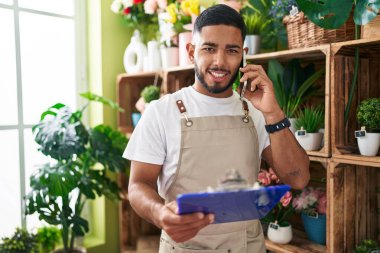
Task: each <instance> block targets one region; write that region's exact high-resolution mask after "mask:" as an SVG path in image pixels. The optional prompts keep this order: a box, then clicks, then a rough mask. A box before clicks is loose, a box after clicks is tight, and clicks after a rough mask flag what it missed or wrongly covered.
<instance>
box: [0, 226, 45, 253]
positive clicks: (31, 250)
mask: <svg viewBox="0 0 380 253" xmlns="http://www.w3.org/2000/svg"><path fill="white" fill-rule="evenodd" d="M2 241H3V242H2V243H1V244H0V252H1V253H21V252H22V253H38V243H37V238H36V235H34V234H31V233H29V232H28V231H26V230H25V229H21V228H16V231H15V233H14V234H13V235H12V237H5V238H2Z"/></svg>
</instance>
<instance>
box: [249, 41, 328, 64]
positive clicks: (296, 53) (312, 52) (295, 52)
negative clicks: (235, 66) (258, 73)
mask: <svg viewBox="0 0 380 253" xmlns="http://www.w3.org/2000/svg"><path fill="white" fill-rule="evenodd" d="M329 49H330V45H329V44H325V45H320V46H315V47H305V48H296V49H290V50H283V51H277V52H271V53H263V54H256V55H247V60H251V61H254V62H259V63H260V62H266V61H268V60H271V59H278V60H282V59H293V58H297V57H302V59H323V58H325V57H326V52H327V50H329Z"/></svg>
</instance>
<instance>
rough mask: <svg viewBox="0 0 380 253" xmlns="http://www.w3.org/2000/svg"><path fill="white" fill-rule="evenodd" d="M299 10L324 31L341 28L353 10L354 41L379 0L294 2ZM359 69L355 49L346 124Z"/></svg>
mask: <svg viewBox="0 0 380 253" xmlns="http://www.w3.org/2000/svg"><path fill="white" fill-rule="evenodd" d="M296 1H297V3H298V5H299V7H300V9H301V10H302V11H303V12H304V13H305V15H306V16H307V17H308V18H309V19H310V21H311V22H313V23H314V24H316V25H318V26H320V27H322V28H324V29H336V28H339V27H341V26H342V25H343V24H344V23H345V22H346V21H347V19H348V18H349V16H350V13H351V11H352V9H353V8H354V22H355V24H356V25H355V39H359V30H360V29H359V25H365V24H367V23H368V22H370V21H371V20H372V19H374V18H375V17H376V16H377V13H378V12H379V10H380V0H324V1H314V0H296ZM358 69H359V48H358V47H356V48H355V65H354V75H353V78H352V83H351V86H350V87H351V88H350V91H349V96H348V102H347V106H346V109H345V111H344V119H345V122H346V123H347V122H348V116H349V113H350V109H351V105H352V99H353V97H354V94H355V90H356V83H357V82H356V81H357V76H358Z"/></svg>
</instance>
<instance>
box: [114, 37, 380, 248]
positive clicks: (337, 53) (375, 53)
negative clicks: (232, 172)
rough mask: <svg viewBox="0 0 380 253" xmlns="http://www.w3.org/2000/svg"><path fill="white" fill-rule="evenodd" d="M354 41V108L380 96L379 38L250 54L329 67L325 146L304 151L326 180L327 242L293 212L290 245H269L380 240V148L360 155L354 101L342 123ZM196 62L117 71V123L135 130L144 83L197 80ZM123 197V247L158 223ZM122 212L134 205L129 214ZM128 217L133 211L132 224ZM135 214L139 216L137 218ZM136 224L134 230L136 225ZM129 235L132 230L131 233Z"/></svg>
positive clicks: (167, 88)
mask: <svg viewBox="0 0 380 253" xmlns="http://www.w3.org/2000/svg"><path fill="white" fill-rule="evenodd" d="M355 47H359V48H360V61H361V68H360V69H359V73H360V74H359V78H358V88H357V96H356V99H355V100H354V103H353V108H356V106H357V104H358V103H359V102H360V101H361V100H363V99H365V98H368V97H380V85H379V80H380V67H379V66H380V38H378V39H371V40H369V39H367V40H355V41H346V42H341V43H335V44H326V45H321V46H316V47H311V48H301V49H292V50H285V51H280V52H273V53H265V54H259V55H249V56H248V57H247V60H248V61H249V62H252V63H253V64H260V65H263V66H264V68H266V66H267V63H268V61H269V60H271V59H277V60H278V61H280V62H282V63H286V62H289V61H290V60H291V59H294V58H298V59H300V60H301V62H302V63H305V64H306V63H309V62H313V63H315V65H316V68H317V69H320V68H324V69H325V76H324V79H323V80H319V82H318V85H320V86H321V87H323V89H324V91H325V92H324V93H325V94H324V97H322V98H319V100H316V101H313V102H319V103H320V102H323V103H324V104H325V135H324V146H323V147H322V148H321V150H318V151H309V152H307V153H308V155H309V157H310V160H311V173H312V176H317V177H322V176H323V177H324V178H325V180H326V181H325V182H323V183H320V185H319V186H322V187H326V190H327V198H328V204H327V233H326V234H327V238H326V241H327V243H326V246H322V245H318V244H313V243H311V242H310V241H308V240H307V239H306V237H305V233H304V232H302V231H301V230H300V229H302V228H301V225H302V224H301V223H300V220H298V221H297V220H296V221H295V226H294V227H295V229H294V238H293V240H292V242H291V243H290V244H289V245H276V244H274V243H272V242H270V241H268V240H266V245H267V248H268V250H270V251H271V252H281V253H282V252H286V253H290V252H294V253H295V252H315V253H320V252H329V253H346V252H347V253H348V252H352V250H353V249H354V247H355V245H356V244H358V243H359V242H360V240H361V239H378V240H380V238H379V237H378V235H377V231H378V230H379V228H380V226H379V220H380V218H378V208H379V206H380V205H379V201H380V198H378V196H377V189H378V187H380V177H379V176H378V173H377V172H378V170H377V169H378V168H379V167H380V156H376V157H363V156H360V155H359V154H358V153H357V145H356V140H355V139H354V138H353V131H354V130H356V129H357V125H356V119H355V118H354V113H355V112H354V111H355V109H352V111H353V112H352V113H351V115H350V118H349V123H348V125H347V126H345V125H344V120H343V112H344V107H345V104H346V103H347V96H348V88H349V85H350V80H351V78H352V73H353V56H354V48H355ZM193 67H194V66H193V65H189V66H186V67H175V68H171V69H167V70H163V71H160V72H158V73H139V74H132V75H130V74H121V75H119V76H118V80H117V90H118V102H119V104H120V105H121V106H122V107H123V108H124V109H125V110H126V114H119V115H118V124H119V128H120V129H121V130H122V131H123V132H124V133H127V134H128V133H129V134H130V133H131V132H132V131H133V127H132V124H131V120H130V119H129V116H128V115H130V113H131V112H132V111H133V110H134V104H135V103H136V101H137V99H138V97H139V94H140V92H141V90H142V89H143V88H144V86H146V85H149V84H152V82H153V81H154V79H155V77H157V76H158V77H159V85H160V86H161V91H162V93H171V92H174V91H176V90H178V89H180V88H182V87H185V86H188V85H191V84H192V83H193V82H194V72H193ZM342 122H343V123H342ZM124 180H125V179H124ZM310 184H311V185H314V184H315V183H313V182H311V183H310ZM317 184H318V183H317ZM125 187H127V186H126V185H125ZM122 205H124V209H120V217H121V219H122V222H121V224H122V226H129V227H128V228H125V227H124V228H121V238H122V240H121V243H122V247H121V248H122V249H123V248H124V249H125V248H128V246H129V247H130V246H131V245H130V244H131V240H130V239H131V237H133V240H134V239H136V238H137V237H138V236H139V235H140V234H142V235H146V234H144V233H148V232H147V231H154V228H151V227H149V226H151V225H149V224H146V223H144V221H142V220H141V219H139V218H133V217H136V214H133V215H132V213H133V210H132V209H131V208H129V209H128V208H126V206H128V205H129V203H128V202H126V203H123V204H122ZM125 212H128V213H129V214H128V215H129V216H127V218H126V216H125ZM131 215H132V216H131ZM123 219H124V220H123ZM125 219H128V222H129V223H128V222H127V223H128V224H126V222H125ZM132 219H136V220H137V222H136V221H133V220H132ZM136 224H137V225H136ZM131 226H132V227H133V228H132V229H134V231H131ZM151 229H153V230H151ZM123 231H124V232H123ZM125 231H127V232H125ZM126 234H127V236H125V235H126ZM128 235H130V236H129V238H128ZM128 243H129V244H128ZM132 244H133V243H132ZM132 246H133V245H132Z"/></svg>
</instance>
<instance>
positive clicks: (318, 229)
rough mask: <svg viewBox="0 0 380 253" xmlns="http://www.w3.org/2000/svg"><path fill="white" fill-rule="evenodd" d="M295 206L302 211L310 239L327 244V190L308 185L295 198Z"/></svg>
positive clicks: (298, 210)
mask: <svg viewBox="0 0 380 253" xmlns="http://www.w3.org/2000/svg"><path fill="white" fill-rule="evenodd" d="M293 207H294V209H295V210H296V211H297V212H301V217H302V221H303V224H304V228H305V231H306V234H307V237H308V238H309V240H310V241H313V242H316V243H319V244H322V245H325V244H326V207H327V197H326V191H325V190H324V189H322V188H313V187H307V188H304V189H303V190H302V192H301V193H300V194H299V195H297V196H296V197H295V198H294V200H293Z"/></svg>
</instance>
